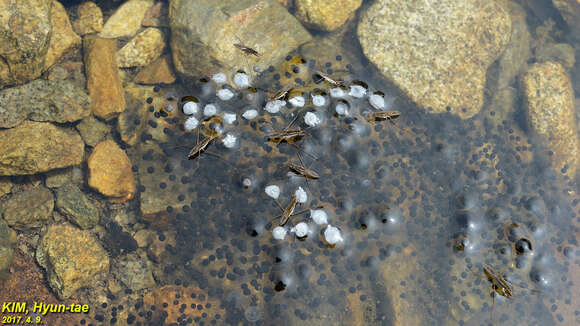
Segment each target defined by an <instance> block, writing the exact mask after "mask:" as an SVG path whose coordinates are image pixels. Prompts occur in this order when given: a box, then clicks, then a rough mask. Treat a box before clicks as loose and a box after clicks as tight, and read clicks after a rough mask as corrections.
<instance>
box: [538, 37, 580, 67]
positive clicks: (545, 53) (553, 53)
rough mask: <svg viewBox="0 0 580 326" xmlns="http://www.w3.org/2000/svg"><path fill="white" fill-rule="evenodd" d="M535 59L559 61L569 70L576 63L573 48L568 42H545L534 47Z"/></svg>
mask: <svg viewBox="0 0 580 326" xmlns="http://www.w3.org/2000/svg"><path fill="white" fill-rule="evenodd" d="M535 50H536V52H535V55H536V60H538V61H554V62H559V63H561V64H562V65H563V66H564V67H565V68H566V69H568V70H571V69H572V68H573V67H574V64H575V63H576V58H575V51H574V48H573V47H572V46H571V45H570V44H568V43H546V44H542V46H538V47H536V49H535Z"/></svg>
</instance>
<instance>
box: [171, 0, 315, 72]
mask: <svg viewBox="0 0 580 326" xmlns="http://www.w3.org/2000/svg"><path fill="white" fill-rule="evenodd" d="M169 22H170V26H171V50H172V52H173V63H174V65H175V68H176V70H177V72H178V73H180V74H181V75H182V76H185V77H192V78H193V77H197V76H200V75H211V74H214V73H216V72H218V71H222V70H225V71H232V70H233V71H236V70H238V69H243V70H244V71H247V72H249V71H252V68H253V67H254V66H259V67H261V68H262V69H263V68H266V67H268V66H270V65H273V66H276V64H277V63H279V62H280V61H281V60H282V59H283V58H284V57H285V56H286V55H287V54H288V53H290V52H291V51H292V50H294V49H296V48H297V47H298V46H299V45H301V44H303V43H305V42H307V41H309V40H310V39H311V37H310V34H308V32H307V31H306V30H305V29H304V27H302V25H300V23H299V22H298V21H297V20H296V18H294V17H293V16H292V15H290V14H289V13H288V11H287V10H286V9H285V8H284V7H282V6H281V5H280V4H279V3H278V2H276V1H275V0H262V1H257V2H256V1H254V0H225V1H219V2H216V1H212V0H194V1H191V0H172V1H170V4H169ZM257 31H259V32H257ZM234 43H241V44H245V45H247V46H249V47H251V48H253V49H255V50H256V51H258V52H259V53H260V54H261V56H260V57H255V56H252V55H248V54H246V53H244V52H242V51H241V50H240V49H238V48H236V47H235V46H234Z"/></svg>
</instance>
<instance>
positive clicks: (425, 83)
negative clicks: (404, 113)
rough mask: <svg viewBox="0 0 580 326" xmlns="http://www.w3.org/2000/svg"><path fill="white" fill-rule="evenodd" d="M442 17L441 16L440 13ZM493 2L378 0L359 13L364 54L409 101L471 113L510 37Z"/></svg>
mask: <svg viewBox="0 0 580 326" xmlns="http://www.w3.org/2000/svg"><path fill="white" fill-rule="evenodd" d="M442 17H445V18H442ZM510 30H511V21H510V17H509V15H508V14H507V13H506V12H505V10H504V9H503V8H502V7H500V6H499V5H498V4H497V3H496V2H495V1H484V0H465V1H455V0H435V1H429V2H426V1H420V0H378V1H376V2H375V3H374V4H372V5H371V6H369V7H368V8H367V9H366V11H365V12H364V13H363V14H362V15H361V19H360V22H359V25H358V38H359V41H360V44H361V46H362V49H363V51H364V54H365V55H366V57H367V58H368V59H369V60H370V61H371V62H372V63H373V64H374V65H375V66H377V68H378V69H379V71H380V72H381V73H382V74H383V75H384V76H385V77H386V78H387V79H389V80H390V81H392V82H393V83H394V84H395V85H397V86H398V87H399V88H400V89H401V90H402V91H403V92H404V93H405V94H406V95H407V96H408V97H409V98H410V99H411V100H413V101H414V102H415V103H417V104H419V105H420V106H422V107H424V108H431V109H432V112H435V113H438V112H446V111H447V110H446V108H447V107H448V106H450V107H451V109H452V111H451V112H452V113H455V114H457V115H459V116H460V117H462V118H469V117H471V116H473V115H474V114H476V113H478V112H479V110H480V109H481V107H482V105H483V93H484V89H485V83H486V71H487V69H488V67H489V66H490V65H491V64H492V63H493V62H494V61H495V60H496V59H497V58H498V56H499V55H500V54H501V53H502V51H503V50H504V49H505V46H506V44H507V42H508V41H509V38H510Z"/></svg>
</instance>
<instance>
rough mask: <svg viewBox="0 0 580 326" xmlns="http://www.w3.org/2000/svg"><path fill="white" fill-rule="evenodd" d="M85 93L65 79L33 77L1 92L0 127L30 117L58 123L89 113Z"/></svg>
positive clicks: (10, 125)
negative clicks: (24, 82)
mask: <svg viewBox="0 0 580 326" xmlns="http://www.w3.org/2000/svg"><path fill="white" fill-rule="evenodd" d="M90 112H91V101H90V99H89V96H88V95H87V93H86V92H85V91H84V90H83V89H81V88H79V87H77V86H75V84H73V83H72V82H70V81H66V80H43V79H39V80H35V81H32V82H30V83H28V84H26V85H22V86H18V87H12V88H8V89H5V90H2V91H0V128H12V127H15V126H17V125H19V124H20V123H22V121H24V120H25V119H30V120H33V121H52V122H58V123H65V122H74V121H77V120H80V119H82V118H84V117H86V116H88V115H89V114H90Z"/></svg>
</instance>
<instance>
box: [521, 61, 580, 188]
mask: <svg viewBox="0 0 580 326" xmlns="http://www.w3.org/2000/svg"><path fill="white" fill-rule="evenodd" d="M521 90H522V93H523V94H522V96H523V100H524V107H525V109H526V113H527V120H528V124H529V126H530V129H531V130H532V131H533V132H534V133H535V134H536V135H538V136H539V137H540V138H541V139H542V140H543V141H545V142H546V144H547V145H548V147H549V149H550V150H552V151H553V152H554V155H552V156H551V160H552V166H553V169H554V170H555V171H556V173H565V174H567V175H569V176H570V177H571V178H574V176H575V175H576V171H577V169H578V164H579V163H580V157H579V156H578V154H579V152H578V145H579V144H578V133H577V129H576V119H575V115H574V91H573V89H572V83H571V81H570V77H569V76H568V73H567V72H566V69H565V68H564V67H563V66H562V65H561V64H559V63H556V62H544V63H536V64H534V65H533V66H531V67H530V69H529V70H528V71H527V72H526V73H525V75H524V76H523V77H522V85H521Z"/></svg>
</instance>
